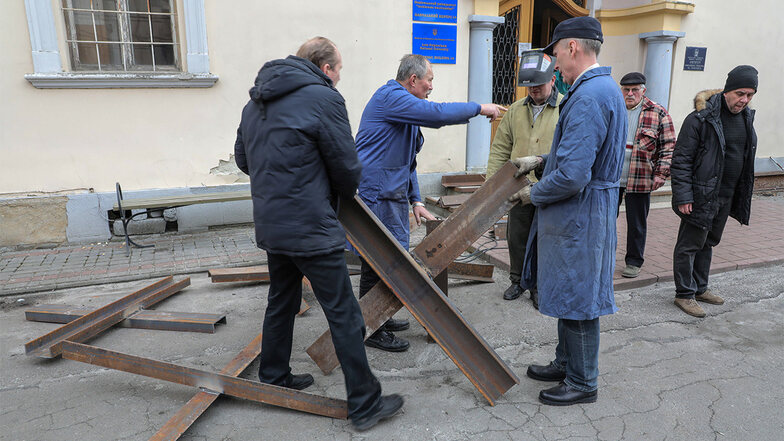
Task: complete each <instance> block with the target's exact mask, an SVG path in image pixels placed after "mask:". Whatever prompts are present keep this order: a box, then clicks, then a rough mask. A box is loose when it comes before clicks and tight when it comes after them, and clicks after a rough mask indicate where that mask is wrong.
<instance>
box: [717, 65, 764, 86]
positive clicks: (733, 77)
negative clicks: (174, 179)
mask: <svg viewBox="0 0 784 441" xmlns="http://www.w3.org/2000/svg"><path fill="white" fill-rule="evenodd" d="M745 88H749V89H754V92H756V91H757V69H755V68H754V67H753V66H749V65H747V64H743V65H740V66H737V67H736V68H734V69H732V70H731V71H730V73H728V74H727V82H726V83H724V92H730V91H733V90H736V89H745Z"/></svg>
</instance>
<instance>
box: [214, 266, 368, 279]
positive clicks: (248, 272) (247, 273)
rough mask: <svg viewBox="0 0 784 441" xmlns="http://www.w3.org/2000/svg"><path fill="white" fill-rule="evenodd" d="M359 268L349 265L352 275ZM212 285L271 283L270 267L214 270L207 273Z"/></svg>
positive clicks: (355, 273) (349, 271)
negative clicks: (223, 283) (224, 283)
mask: <svg viewBox="0 0 784 441" xmlns="http://www.w3.org/2000/svg"><path fill="white" fill-rule="evenodd" d="M359 272H360V271H359V267H358V266H355V265H348V273H349V274H350V275H357V274H359ZM207 274H208V275H209V276H210V278H211V279H212V283H222V282H269V280H270V275H269V267H268V266H267V265H258V266H246V267H241V268H213V269H211V270H209V271H207Z"/></svg>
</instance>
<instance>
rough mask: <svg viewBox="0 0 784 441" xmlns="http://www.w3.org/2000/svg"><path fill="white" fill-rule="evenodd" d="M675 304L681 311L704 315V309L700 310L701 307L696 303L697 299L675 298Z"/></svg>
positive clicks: (697, 315) (693, 314) (700, 316)
mask: <svg viewBox="0 0 784 441" xmlns="http://www.w3.org/2000/svg"><path fill="white" fill-rule="evenodd" d="M675 306H677V307H678V308H681V310H682V311H683V312H685V313H686V314H689V315H691V316H694V317H699V318H702V317H705V311H703V310H702V307H701V306H700V305H699V304H697V301H696V300H694V299H679V298H676V299H675Z"/></svg>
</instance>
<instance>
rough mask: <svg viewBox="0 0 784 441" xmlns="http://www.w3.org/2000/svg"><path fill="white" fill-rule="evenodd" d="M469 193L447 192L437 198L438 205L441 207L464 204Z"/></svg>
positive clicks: (469, 195)
mask: <svg viewBox="0 0 784 441" xmlns="http://www.w3.org/2000/svg"><path fill="white" fill-rule="evenodd" d="M470 197H471V194H447V195H444V196H441V197H440V198H438V206H439V207H441V208H449V207H457V206H458V205H462V204H464V203H465V202H466V201H467V200H468V198H470Z"/></svg>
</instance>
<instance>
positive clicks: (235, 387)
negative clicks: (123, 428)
mask: <svg viewBox="0 0 784 441" xmlns="http://www.w3.org/2000/svg"><path fill="white" fill-rule="evenodd" d="M62 354H63V358H67V359H69V360H74V361H79V362H82V363H87V364H92V365H95V366H101V367H105V368H109V369H115V370H118V371H123V372H128V373H131V374H136V375H142V376H145V377H150V378H156V379H158V380H164V381H169V382H172V383H177V384H183V385H186V386H194V387H200V388H204V389H207V390H208V391H212V392H213V393H215V394H226V395H230V396H232V397H237V398H244V399H246V400H251V401H257V402H260V403H265V404H271V405H273V406H278V407H285V408H287V409H293V410H299V411H302V412H308V413H312V414H315V415H323V416H327V417H331V418H341V419H346V418H347V416H348V408H347V405H346V402H345V401H344V400H338V399H335V398H328V397H322V396H319V395H312V394H308V393H305V392H300V391H298V390H294V389H289V388H285V387H281V386H273V385H271V384H264V383H259V382H258V381H250V380H245V379H242V378H237V377H232V376H230V375H225V374H216V373H213V372H207V371H202V370H199V369H193V368H189V367H186V366H179V365H176V364H172V363H166V362H163V361H157V360H151V359H149V358H142V357H137V356H135V355H129V354H123V353H121V352H115V351H110V350H107V349H102V348H98V347H95V346H89V345H85V344H81V343H75V342H71V341H67V340H66V341H64V342H63V343H62Z"/></svg>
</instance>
